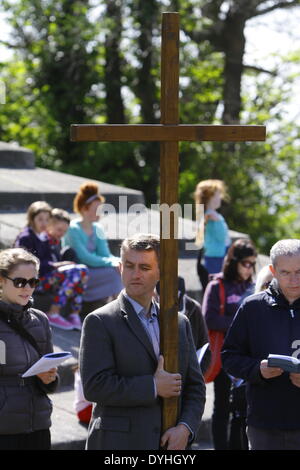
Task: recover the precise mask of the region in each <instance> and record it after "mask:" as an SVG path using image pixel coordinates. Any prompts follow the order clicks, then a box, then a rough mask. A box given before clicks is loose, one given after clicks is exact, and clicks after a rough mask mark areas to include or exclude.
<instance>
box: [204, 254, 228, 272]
mask: <svg viewBox="0 0 300 470" xmlns="http://www.w3.org/2000/svg"><path fill="white" fill-rule="evenodd" d="M223 259H224V256H221V257H216V256H205V257H204V266H205V268H206V270H207V271H208V273H209V274H215V273H219V272H221V271H222V266H223Z"/></svg>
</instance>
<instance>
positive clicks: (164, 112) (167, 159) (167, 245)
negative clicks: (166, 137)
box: [160, 13, 179, 431]
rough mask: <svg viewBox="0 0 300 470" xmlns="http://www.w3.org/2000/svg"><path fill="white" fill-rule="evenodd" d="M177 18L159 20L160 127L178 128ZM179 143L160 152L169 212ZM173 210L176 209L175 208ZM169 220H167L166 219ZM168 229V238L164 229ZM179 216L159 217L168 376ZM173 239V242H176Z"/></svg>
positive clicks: (167, 414)
mask: <svg viewBox="0 0 300 470" xmlns="http://www.w3.org/2000/svg"><path fill="white" fill-rule="evenodd" d="M178 89H179V15H178V13H164V14H163V18H162V57H161V124H164V125H168V124H178V123H179V108H178ZM178 168H179V154H178V142H175V141H172V142H162V143H161V150H160V204H161V205H167V206H168V207H169V209H172V206H173V205H174V204H175V205H177V204H178ZM174 207H175V206H174ZM169 216H171V217H170V220H167V219H168V217H169ZM168 226H170V237H169V238H168V239H166V238H164V237H165V236H166V234H165V233H164V228H165V227H168ZM177 227H178V216H177V213H176V210H175V211H174V212H172V211H166V212H165V213H164V211H162V210H161V213H160V237H161V240H160V243H161V260H160V310H161V314H160V335H161V351H162V353H163V356H164V359H165V369H166V370H167V371H168V372H173V373H174V372H178V239H177ZM175 237H176V238H175ZM177 411H178V399H177V398H176V397H175V398H167V399H164V402H163V423H162V428H163V431H165V430H166V429H168V428H170V427H172V426H175V424H176V420H177Z"/></svg>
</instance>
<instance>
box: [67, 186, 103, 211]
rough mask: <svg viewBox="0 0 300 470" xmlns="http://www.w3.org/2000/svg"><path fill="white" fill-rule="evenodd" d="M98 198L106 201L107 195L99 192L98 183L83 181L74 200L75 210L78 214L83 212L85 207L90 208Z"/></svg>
mask: <svg viewBox="0 0 300 470" xmlns="http://www.w3.org/2000/svg"><path fill="white" fill-rule="evenodd" d="M95 200H98V201H100V202H104V201H105V197H103V196H102V195H101V194H100V192H99V186H98V184H97V183H94V182H93V181H89V182H87V183H83V184H82V185H81V186H80V188H79V191H78V193H77V194H76V196H75V198H74V202H73V210H74V212H77V213H78V214H81V212H82V210H83V208H84V207H85V208H88V207H89V205H90V204H91V203H92V202H93V201H95Z"/></svg>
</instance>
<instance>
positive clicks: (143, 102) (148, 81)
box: [133, 0, 159, 203]
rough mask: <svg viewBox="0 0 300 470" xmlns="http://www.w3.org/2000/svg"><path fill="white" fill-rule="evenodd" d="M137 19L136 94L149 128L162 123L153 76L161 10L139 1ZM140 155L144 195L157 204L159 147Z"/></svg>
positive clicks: (142, 148) (154, 145)
mask: <svg viewBox="0 0 300 470" xmlns="http://www.w3.org/2000/svg"><path fill="white" fill-rule="evenodd" d="M133 15H134V17H135V19H136V21H137V23H138V24H139V31H140V34H139V37H138V39H137V52H136V55H137V58H138V60H139V63H140V66H139V67H138V68H137V70H136V83H135V85H134V91H135V94H136V96H137V97H138V99H139V103H140V106H141V118H142V122H143V123H145V124H153V123H158V122H159V116H158V115H156V113H155V111H156V110H157V109H158V96H157V90H156V85H155V77H154V75H153V70H154V68H156V69H157V67H158V64H157V57H156V55H155V47H154V46H153V36H154V28H155V27H156V25H157V18H158V6H157V2H156V1H155V0H147V1H145V0H138V1H137V2H136V3H135V8H133ZM140 152H141V155H142V158H143V160H144V162H145V168H146V169H147V170H146V171H147V179H146V180H145V181H144V187H143V191H144V193H145V198H146V202H147V203H155V202H156V201H157V196H158V195H157V187H158V185H159V172H158V169H159V144H158V143H156V142H149V143H144V144H141V145H140Z"/></svg>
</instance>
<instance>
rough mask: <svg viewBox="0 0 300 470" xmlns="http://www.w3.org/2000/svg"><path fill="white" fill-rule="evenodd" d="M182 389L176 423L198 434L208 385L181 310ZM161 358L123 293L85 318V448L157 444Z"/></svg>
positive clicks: (154, 446) (137, 447) (82, 366)
mask: <svg viewBox="0 0 300 470" xmlns="http://www.w3.org/2000/svg"><path fill="white" fill-rule="evenodd" d="M178 323H179V372H180V374H181V376H182V385H183V386H182V394H181V399H180V412H179V418H178V422H184V423H186V424H188V426H189V427H190V428H191V430H192V431H193V432H194V433H195V434H196V432H197V429H198V427H199V424H200V420H201V417H202V414H203V410H204V404H205V385H204V380H203V377H202V374H201V371H200V368H199V365H198V362H197V357H196V352H195V346H194V343H193V339H192V333H191V328H190V324H189V321H188V319H187V318H186V317H185V316H184V315H179V322H178ZM156 368H157V358H156V356H155V354H154V350H153V347H152V344H151V340H149V337H148V335H147V333H146V331H145V329H144V327H143V325H142V323H141V321H140V320H139V318H138V316H137V314H136V313H135V311H134V309H133V307H132V305H131V304H130V302H129V301H128V300H127V299H126V298H125V297H124V295H123V293H121V294H120V295H119V297H118V298H117V299H116V300H114V301H113V302H111V303H109V304H107V305H105V306H104V307H101V308H100V309H98V310H95V311H94V312H92V313H90V314H89V315H88V316H87V317H86V318H85V321H84V324H83V331H82V337H81V346H80V372H81V377H82V384H83V390H84V395H85V397H86V399H87V400H89V401H91V402H94V403H95V405H94V409H93V416H92V419H91V423H90V426H89V432H88V440H87V449H101V450H151V449H159V445H160V437H161V404H162V402H161V399H160V398H159V397H155V387H154V379H153V376H154V373H155V371H156Z"/></svg>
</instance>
